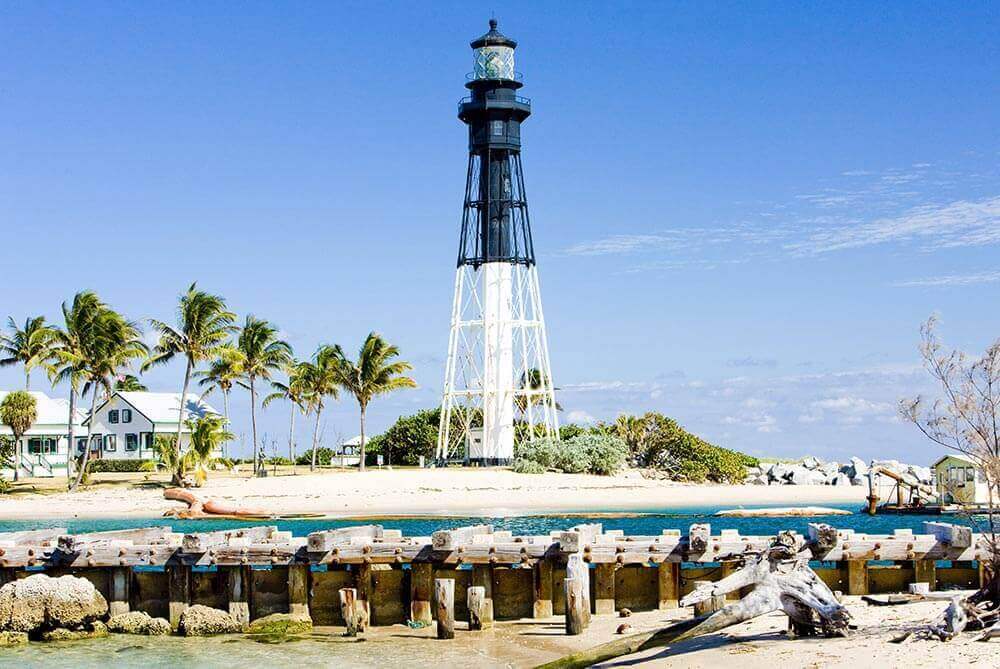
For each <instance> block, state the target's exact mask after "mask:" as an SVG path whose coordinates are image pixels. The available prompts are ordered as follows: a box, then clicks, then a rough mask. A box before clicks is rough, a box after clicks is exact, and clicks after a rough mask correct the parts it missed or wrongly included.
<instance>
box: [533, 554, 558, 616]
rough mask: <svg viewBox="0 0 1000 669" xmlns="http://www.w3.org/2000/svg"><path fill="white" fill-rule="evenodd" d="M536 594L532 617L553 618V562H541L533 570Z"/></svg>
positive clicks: (534, 595)
mask: <svg viewBox="0 0 1000 669" xmlns="http://www.w3.org/2000/svg"><path fill="white" fill-rule="evenodd" d="M532 572H533V581H534V593H533V604H532V617H534V618H549V617H551V616H552V595H553V590H552V562H551V561H550V560H539V561H538V562H536V563H535V566H534V567H533V568H532Z"/></svg>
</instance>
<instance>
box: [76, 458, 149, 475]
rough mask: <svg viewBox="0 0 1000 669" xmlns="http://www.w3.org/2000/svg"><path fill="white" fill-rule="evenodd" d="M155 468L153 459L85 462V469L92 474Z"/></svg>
mask: <svg viewBox="0 0 1000 669" xmlns="http://www.w3.org/2000/svg"><path fill="white" fill-rule="evenodd" d="M155 468H156V461H155V460H91V461H90V462H88V463H87V471H89V472H90V473H92V474H98V473H102V472H149V471H153V470H154V469H155Z"/></svg>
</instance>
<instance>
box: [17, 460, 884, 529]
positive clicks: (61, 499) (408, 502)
mask: <svg viewBox="0 0 1000 669" xmlns="http://www.w3.org/2000/svg"><path fill="white" fill-rule="evenodd" d="M94 480H95V484H94V485H92V486H90V487H88V488H85V489H81V490H79V491H77V492H74V493H67V492H65V487H64V486H63V492H60V491H58V486H59V485H62V483H63V482H61V481H53V480H51V479H48V480H46V479H39V480H37V481H29V482H26V483H24V484H21V485H20V486H19V487H18V492H17V493H15V494H11V495H4V496H0V518H6V519H16V518H24V519H35V518H66V517H77V518H97V517H107V518H124V517H158V516H161V515H163V513H164V512H165V511H168V510H170V509H175V508H181V507H182V505H180V504H178V503H176V502H170V501H167V500H164V499H163V487H162V485H163V484H164V483H165V481H166V478H165V477H164V476H160V475H157V476H155V477H150V478H149V480H144V475H141V474H100V475H95V476H94ZM33 490H34V491H33ZM195 492H196V493H197V494H198V495H199V496H201V497H203V498H206V499H207V498H214V499H219V500H225V501H227V502H231V503H234V504H239V505H241V506H244V507H253V508H260V509H265V510H267V511H268V512H270V513H272V514H276V515H277V514H323V515H327V516H335V517H355V516H405V515H452V516H454V515H491V516H506V515H524V514H532V513H546V512H591V513H593V512H608V513H627V512H642V511H656V510H663V509H672V508H683V507H697V506H701V507H705V506H713V507H715V506H726V507H733V508H736V507H752V506H760V505H780V506H796V505H806V504H811V505H812V504H819V505H822V504H837V503H857V504H858V505H860V504H861V503H862V502H863V501H864V497H865V494H866V488H864V487H863V486H853V487H841V486H836V487H835V486H749V485H747V486H732V485H687V484H679V483H672V482H667V481H656V480H650V479H645V478H642V476H641V475H639V474H638V473H636V472H628V473H624V474H621V475H619V476H591V475H586V474H516V473H514V472H511V471H509V470H503V469H463V468H449V469H395V470H388V469H382V470H378V469H373V470H370V471H367V472H364V473H361V472H357V471H323V472H317V473H314V474H310V473H309V472H308V470H307V469H306V468H300V469H299V473H298V474H297V475H294V476H293V475H292V474H291V472H290V471H287V470H286V471H283V472H279V475H277V476H271V477H267V478H262V479H255V478H250V477H249V476H247V475H245V474H244V475H232V474H228V473H226V474H220V473H215V474H213V475H212V476H211V477H210V478H209V480H208V482H207V483H206V484H205V486H204V487H203V488H200V489H197V490H196V491H195Z"/></svg>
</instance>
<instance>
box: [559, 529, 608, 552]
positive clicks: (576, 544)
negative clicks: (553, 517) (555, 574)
mask: <svg viewBox="0 0 1000 669" xmlns="http://www.w3.org/2000/svg"><path fill="white" fill-rule="evenodd" d="M603 531H604V526H603V525H601V523H589V524H583V525H576V526H574V527H571V528H570V529H569V530H566V531H565V532H557V533H556V536H555V539H556V543H558V544H559V550H561V551H562V552H564V553H576V552H577V551H581V550H583V548H584V547H585V546H587V545H590V544H595V543H597V537H599V536H600V535H601V533H602V532H603Z"/></svg>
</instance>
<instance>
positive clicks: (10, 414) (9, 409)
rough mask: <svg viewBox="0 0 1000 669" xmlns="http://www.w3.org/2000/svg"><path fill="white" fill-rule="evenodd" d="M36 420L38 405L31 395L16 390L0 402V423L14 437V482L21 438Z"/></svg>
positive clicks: (19, 456) (18, 464) (18, 466)
mask: <svg viewBox="0 0 1000 669" xmlns="http://www.w3.org/2000/svg"><path fill="white" fill-rule="evenodd" d="M36 420H38V403H37V402H36V401H35V398H34V396H33V395H32V394H31V393H29V392H27V391H25V390H18V391H15V392H12V393H8V394H7V396H6V397H4V398H3V402H0V422H2V423H3V424H4V425H6V426H7V427H9V428H10V431H11V432H12V433H13V435H14V480H15V481H16V480H17V479H18V472H20V471H21V452H22V448H21V437H23V436H24V433H25V432H27V431H28V430H30V429H31V426H32V425H34V424H35V421H36Z"/></svg>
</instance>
